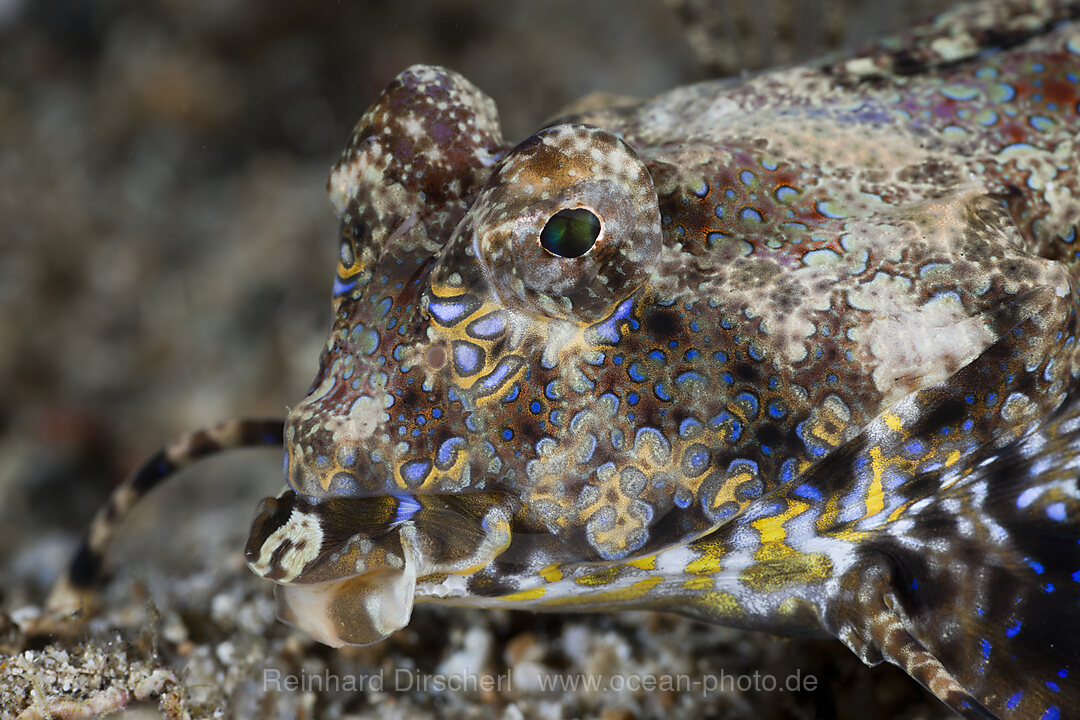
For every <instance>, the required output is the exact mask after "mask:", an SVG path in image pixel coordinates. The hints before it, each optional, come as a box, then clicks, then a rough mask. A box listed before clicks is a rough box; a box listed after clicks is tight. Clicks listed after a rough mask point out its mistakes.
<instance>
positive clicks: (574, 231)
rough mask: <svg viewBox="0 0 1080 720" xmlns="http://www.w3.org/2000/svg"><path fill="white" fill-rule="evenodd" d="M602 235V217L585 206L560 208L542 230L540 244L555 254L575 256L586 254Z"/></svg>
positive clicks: (566, 256)
mask: <svg viewBox="0 0 1080 720" xmlns="http://www.w3.org/2000/svg"><path fill="white" fill-rule="evenodd" d="M598 237H600V218H598V217H597V216H596V214H595V213H593V212H592V211H590V210H586V209H585V208H571V209H567V210H560V211H559V212H557V213H555V214H554V215H552V216H551V217H550V218H549V219H548V221H547V223H546V224H545V225H544V229H543V230H541V231H540V244H541V245H542V246H543V247H544V249H545V250H547V251H548V252H550V253H551V254H553V255H558V256H560V257H565V258H575V257H579V256H581V255H584V254H585V253H587V252H588V251H589V249H590V248H591V247H592V246H593V245H595V244H596V239H597V238H598Z"/></svg>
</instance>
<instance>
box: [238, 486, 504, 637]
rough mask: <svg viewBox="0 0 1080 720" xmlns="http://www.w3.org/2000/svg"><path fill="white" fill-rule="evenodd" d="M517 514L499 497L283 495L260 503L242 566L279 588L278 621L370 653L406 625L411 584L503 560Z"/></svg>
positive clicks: (411, 599)
mask: <svg viewBox="0 0 1080 720" xmlns="http://www.w3.org/2000/svg"><path fill="white" fill-rule="evenodd" d="M515 508H516V502H515V501H514V500H513V499H512V498H511V497H510V496H509V495H508V494H506V493H501V492H472V493H455V494H453V495H407V494H390V495H380V496H373V497H332V498H326V497H316V496H312V495H304V494H300V493H296V492H295V491H293V490H285V491H284V492H282V493H281V494H280V495H279V496H278V497H276V498H264V499H263V501H262V502H261V503H260V505H259V509H258V511H257V513H256V516H255V520H254V521H253V522H252V526H251V533H250V535H249V537H248V542H247V546H246V547H245V549H244V558H245V560H246V561H247V563H248V567H250V568H251V570H252V572H254V573H255V574H256V575H260V576H262V577H265V578H267V579H269V580H273V581H274V582H275V583H277V587H276V588H275V596H276V597H277V600H278V617H279V618H280V619H281V620H283V621H284V622H286V623H289V624H290V625H293V626H294V627H297V628H299V629H300V630H303V631H305V632H307V633H308V634H310V635H311V636H312V637H314V638H315V639H316V640H318V641H320V642H322V643H325V644H327V645H330V646H333V647H340V646H342V645H369V644H371V643H374V642H378V641H380V640H383V639H385V638H386V637H387V636H389V635H390V634H391V633H393V632H395V631H396V630H399V629H401V628H402V627H404V626H405V625H407V624H408V622H409V619H410V617H411V616H412V608H413V602H414V598H415V597H416V594H417V582H418V581H422V580H424V579H429V578H430V579H433V580H435V581H436V582H435V584H438V579H439V578H440V577H446V576H449V575H469V574H472V573H474V572H476V571H477V570H479V569H480V568H483V567H485V566H486V565H488V564H489V563H491V561H492V560H494V559H495V558H496V557H498V556H499V555H500V554H501V553H503V551H505V550H506V548H507V547H509V545H510V539H511V520H512V518H513V515H514V512H515ZM428 584H431V583H428Z"/></svg>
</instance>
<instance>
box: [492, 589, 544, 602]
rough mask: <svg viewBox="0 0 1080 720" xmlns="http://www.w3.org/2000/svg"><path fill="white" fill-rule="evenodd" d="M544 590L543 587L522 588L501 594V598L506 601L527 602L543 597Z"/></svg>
mask: <svg viewBox="0 0 1080 720" xmlns="http://www.w3.org/2000/svg"><path fill="white" fill-rule="evenodd" d="M545 592H547V590H546V589H545V588H533V589H532V590H522V591H521V592H516V593H510V594H509V595H503V596H502V599H503V600H506V601H508V602H527V601H529V600H538V599H540V598H542V597H544V593H545Z"/></svg>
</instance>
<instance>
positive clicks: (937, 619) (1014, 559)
mask: <svg viewBox="0 0 1080 720" xmlns="http://www.w3.org/2000/svg"><path fill="white" fill-rule="evenodd" d="M985 455H986V457H984V458H983V459H982V460H981V462H979V463H977V464H976V465H975V467H974V469H973V470H971V471H970V472H968V473H966V474H965V475H963V477H961V478H960V479H959V480H958V481H957V482H955V484H953V485H952V486H951V487H948V488H947V489H946V490H944V491H943V492H941V493H940V494H938V495H935V496H933V497H928V498H926V499H924V500H922V501H920V502H916V503H915V504H913V505H911V506H910V507H909V508H908V509H907V510H906V511H905V512H904V513H903V514H902V515H901V516H900V517H898V519H897V520H896V521H895V522H894V523H893V524H892V525H891V526H886V527H884V528H882V530H881V531H879V532H878V533H875V534H876V537H875V538H874V539H872V540H869V541H867V542H864V543H862V544H860V546H859V549H858V551H857V552H858V554H859V560H858V561H857V562H856V563H855V565H854V566H853V567H852V568H850V569H849V570H848V572H847V573H846V574H845V576H844V578H843V582H842V586H841V588H842V589H841V592H840V595H839V597H838V598H837V602H836V605H835V606H834V615H833V617H832V618H831V620H832V624H833V628H834V630H835V631H836V632H837V634H838V635H839V636H840V638H841V639H842V640H844V642H845V643H847V644H848V645H849V647H851V648H852V649H853V650H855V652H856V653H857V654H859V655H860V657H862V658H863V660H864V661H866V662H868V663H870V664H874V663H876V662H879V661H881V660H889V661H890V662H893V663H895V664H896V665H899V666H900V667H902V668H904V669H905V670H906V671H907V672H908V673H910V674H911V675H912V677H914V678H916V679H917V680H919V681H920V682H921V683H922V684H923V685H925V686H926V687H927V688H929V689H930V690H931V691H932V692H934V693H935V694H936V695H937V696H938V697H940V698H941V699H942V700H944V701H945V702H946V703H948V704H949V705H950V706H951V707H953V708H954V709H955V710H957V711H958V712H960V713H961V714H962V715H964V716H965V717H970V718H987V717H989V718H1039V719H1043V720H1056V719H1057V718H1065V717H1070V716H1071V715H1070V714H1071V713H1074V712H1075V711H1076V710H1077V709H1078V708H1080V487H1078V479H1077V478H1078V475H1080V471H1078V469H1077V467H1078V466H1080V461H1078V458H1080V400H1078V399H1075V398H1070V399H1069V400H1068V401H1067V402H1066V403H1065V405H1063V407H1062V409H1061V410H1059V411H1058V412H1057V413H1056V414H1055V416H1054V417H1053V418H1052V419H1051V420H1049V421H1048V422H1047V423H1046V424H1044V425H1043V426H1042V427H1041V428H1040V429H1038V430H1037V431H1035V432H1033V433H1030V434H1029V435H1027V436H1026V437H1025V438H1023V439H1021V440H1018V441H1015V442H1012V443H1009V444H1008V445H1006V446H1005V447H1004V448H1002V449H997V450H994V449H990V450H987V451H986V453H985ZM988 539H989V540H990V542H987V540H988Z"/></svg>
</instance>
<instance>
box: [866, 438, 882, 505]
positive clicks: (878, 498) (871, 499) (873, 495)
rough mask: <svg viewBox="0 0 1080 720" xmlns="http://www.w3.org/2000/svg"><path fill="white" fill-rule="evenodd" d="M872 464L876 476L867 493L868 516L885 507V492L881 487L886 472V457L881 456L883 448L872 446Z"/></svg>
mask: <svg viewBox="0 0 1080 720" xmlns="http://www.w3.org/2000/svg"><path fill="white" fill-rule="evenodd" d="M870 465H871V467H872V468H873V471H874V478H873V479H872V480H871V481H870V489H869V490H868V491H867V493H866V517H873V516H874V515H877V514H878V513H879V512H881V511H882V510H883V509H884V508H885V492H884V490H882V487H881V476H882V475H883V474H884V473H885V458H883V457H882V456H881V448H879V447H872V448H870Z"/></svg>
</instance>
